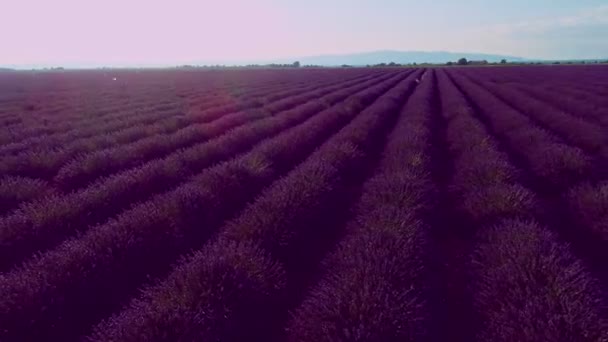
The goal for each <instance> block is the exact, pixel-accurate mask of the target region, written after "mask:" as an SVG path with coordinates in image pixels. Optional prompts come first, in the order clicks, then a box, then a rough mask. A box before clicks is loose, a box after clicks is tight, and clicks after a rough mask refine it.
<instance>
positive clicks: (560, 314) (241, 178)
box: [0, 66, 608, 342]
mask: <svg viewBox="0 0 608 342" xmlns="http://www.w3.org/2000/svg"><path fill="white" fill-rule="evenodd" d="M0 125H1V127H2V129H1V131H0V341H79V340H84V341H96V342H97V341H99V342H101V341H108V342H109V341H301V342H321V341H488V342H490V341H492V342H496V341H505V342H506V341H530V342H532V341H534V342H536V341H608V315H607V314H608V306H607V305H606V304H607V300H608V297H607V293H608V292H607V289H608V266H606V265H607V263H606V260H608V67H605V66H535V67H531V66H530V67H528V66H522V67H483V68H475V67H462V68H457V67H454V68H437V69H421V68H418V69H406V68H344V69H296V68H293V69H285V70H272V69H268V70H265V69H259V70H247V69H244V70H206V71H205V70H196V69H193V70H148V71H134V70H133V71H129V70H99V71H64V72H38V73H36V72H23V73H22V72H6V73H0Z"/></svg>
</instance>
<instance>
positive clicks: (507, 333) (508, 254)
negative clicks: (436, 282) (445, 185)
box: [440, 77, 608, 341]
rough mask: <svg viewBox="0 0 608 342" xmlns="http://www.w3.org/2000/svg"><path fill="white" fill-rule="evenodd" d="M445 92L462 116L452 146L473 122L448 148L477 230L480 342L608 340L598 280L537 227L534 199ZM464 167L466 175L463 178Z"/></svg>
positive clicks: (454, 96) (448, 105)
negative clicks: (453, 157)
mask: <svg viewBox="0 0 608 342" xmlns="http://www.w3.org/2000/svg"><path fill="white" fill-rule="evenodd" d="M450 88H451V89H452V90H451V93H450V92H449V89H450ZM440 93H441V94H442V95H443V96H442V104H443V107H444V110H445V111H446V112H447V113H449V112H450V111H453V110H454V108H458V109H459V110H456V111H454V112H452V113H451V114H452V119H448V120H450V121H449V122H448V128H447V130H448V141H450V137H449V135H450V133H449V131H450V129H451V128H450V126H451V125H452V123H453V122H455V121H456V120H457V119H456V117H458V116H464V117H465V118H466V119H464V120H466V121H469V124H468V125H459V124H458V123H457V122H458V121H456V127H455V129H456V131H460V134H461V135H460V138H455V137H457V136H456V135H454V136H453V138H455V139H454V142H453V143H451V144H450V147H451V149H452V151H453V155H454V156H455V175H454V179H453V184H454V185H455V188H454V189H456V190H457V191H458V189H461V188H462V189H463V190H464V191H462V190H461V191H458V192H460V193H462V195H460V196H458V197H457V201H459V202H461V203H463V205H462V206H463V207H464V208H465V210H464V211H463V212H464V213H466V217H467V218H468V219H469V221H470V224H472V225H474V226H475V227H476V228H478V232H477V234H476V236H477V237H476V239H475V242H476V246H475V250H474V252H473V255H472V259H471V267H470V269H471V279H472V280H471V281H472V283H471V293H472V297H473V307H474V310H475V314H476V317H472V318H471V319H473V320H474V321H475V322H476V323H475V327H476V337H477V340H479V341H539V340H545V339H547V340H559V339H560V338H562V339H566V340H569V341H579V340H598V339H599V340H601V337H602V336H604V337H605V336H608V335H606V333H605V331H606V330H605V327H606V323H605V322H603V321H601V319H600V310H599V309H598V306H597V304H598V303H599V301H600V298H601V295H600V292H599V288H598V286H597V282H596V280H595V279H594V278H593V277H592V276H591V275H590V274H589V273H588V272H587V271H586V269H585V268H584V267H583V265H582V263H581V261H580V260H578V259H577V258H576V257H575V256H574V255H573V254H572V252H571V251H570V250H569V247H568V246H567V245H564V244H563V243H562V242H561V241H559V239H558V238H557V237H556V236H555V235H554V234H552V233H551V232H550V231H549V230H548V229H547V228H545V227H542V226H540V225H538V224H536V223H535V222H534V221H533V218H534V217H535V216H536V214H537V213H536V206H537V204H536V203H537V199H536V197H535V195H534V194H533V193H531V192H530V191H529V190H527V189H526V188H524V187H522V186H521V185H519V184H518V183H517V177H516V170H515V169H514V168H513V167H511V166H510V165H509V163H508V160H506V156H505V155H502V157H500V153H499V152H498V151H497V144H496V143H495V142H493V141H492V139H491V138H490V137H489V136H488V134H487V133H486V132H484V131H483V127H482V125H481V124H480V123H479V122H477V121H476V120H475V119H474V118H473V111H472V109H471V108H467V105H466V103H465V101H464V99H463V98H462V97H461V96H459V95H460V94H458V92H457V91H456V90H455V87H454V86H453V85H452V84H450V83H449V80H448V79H447V78H445V77H442V81H441V83H440ZM459 102H460V103H459ZM449 116H450V114H448V117H449ZM461 120H463V119H461ZM465 129H466V132H467V134H466V135H465V134H462V132H464V131H465ZM471 137H473V138H471ZM477 146H480V147H481V149H480V148H478V147H477ZM492 155H494V156H495V157H491V156H492ZM461 158H462V159H463V160H465V162H464V163H460V162H459V160H460V159H461ZM477 159H479V160H480V161H478V162H474V163H470V161H471V160H477ZM501 159H502V160H501ZM459 168H464V169H465V170H466V171H465V175H466V176H465V177H462V178H460V179H459V177H458V175H459V173H461V172H460V171H459ZM467 169H468V170H467ZM475 169H476V170H475ZM480 175H483V176H484V177H479V176H480ZM463 180H465V181H463ZM476 185H477V186H476ZM466 189H469V190H468V191H467V190H466ZM575 289H576V290H575ZM556 292H558V293H562V294H563V295H560V296H556V295H554V293H556ZM532 317H534V318H533V319H532ZM556 319H557V320H559V322H555V320H556ZM560 336H561V337H560Z"/></svg>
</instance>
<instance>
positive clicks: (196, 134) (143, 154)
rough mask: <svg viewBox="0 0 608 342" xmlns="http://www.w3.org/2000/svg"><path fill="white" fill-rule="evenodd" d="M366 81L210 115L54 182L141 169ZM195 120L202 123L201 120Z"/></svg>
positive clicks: (106, 154)
mask: <svg viewBox="0 0 608 342" xmlns="http://www.w3.org/2000/svg"><path fill="white" fill-rule="evenodd" d="M365 81H366V79H361V80H359V79H358V80H354V81H348V82H342V83H339V84H337V85H330V86H326V87H319V86H318V85H317V87H316V88H315V90H313V91H311V92H306V93H304V94H301V95H297V96H292V97H289V98H287V99H284V100H281V101H278V102H274V103H270V104H268V105H266V106H264V107H262V108H259V109H256V107H255V106H254V107H251V108H248V109H246V110H243V111H240V112H236V113H232V114H224V115H222V116H219V118H217V119H215V120H213V119H214V116H212V115H208V116H207V117H205V119H204V120H205V121H207V120H213V121H211V122H210V123H203V124H196V123H192V124H189V125H187V126H185V127H184V128H182V129H179V130H177V131H174V132H172V133H166V134H157V135H154V136H150V137H148V138H145V139H141V140H138V141H137V142H135V143H132V144H125V145H120V146H117V147H115V148H110V149H104V150H101V151H96V152H92V153H89V154H86V155H83V156H82V157H79V158H77V159H74V160H72V161H70V162H68V163H67V164H65V165H64V166H63V167H62V168H61V169H60V170H59V171H58V172H57V175H56V176H55V177H54V182H55V184H57V186H58V187H59V188H61V189H63V190H73V189H77V188H80V187H82V186H84V185H87V184H88V183H90V182H91V181H93V180H95V179H97V178H98V177H102V176H107V175H109V174H111V173H115V172H117V171H121V170H123V169H126V168H131V167H135V166H138V165H140V164H142V163H144V162H146V161H148V160H151V159H156V158H162V157H164V156H165V155H167V154H169V153H172V152H174V151H175V150H178V149H181V148H187V147H190V146H192V145H194V144H198V143H201V142H204V141H205V140H208V139H210V138H213V137H215V136H218V135H221V134H223V133H224V132H226V131H228V130H230V129H233V128H236V127H239V126H241V125H244V124H246V123H249V122H253V121H255V120H259V119H263V118H266V117H269V116H272V115H274V114H276V113H278V112H281V111H284V110H288V109H290V108H293V107H297V106H298V105H301V104H302V103H305V102H307V101H310V100H314V99H318V98H320V97H323V96H325V95H327V94H329V93H331V92H333V91H336V90H340V89H342V88H345V87H349V86H352V85H357V84H360V83H363V82H365ZM194 120H197V121H203V120H201V119H199V118H197V119H194ZM194 120H193V121H194Z"/></svg>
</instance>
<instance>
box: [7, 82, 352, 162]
mask: <svg viewBox="0 0 608 342" xmlns="http://www.w3.org/2000/svg"><path fill="white" fill-rule="evenodd" d="M355 79H356V78H355ZM315 80H316V78H314V77H310V79H309V80H308V82H317V81H315ZM318 82H320V84H321V85H323V84H325V85H330V84H333V83H339V82H340V81H336V80H319V81H318ZM315 86H316V87H318V86H319V85H315ZM315 86H310V83H307V82H298V83H297V84H294V85H293V86H291V87H289V88H293V90H287V91H285V90H283V91H277V90H280V89H281V90H282V89H284V88H285V85H278V86H275V87H268V86H266V87H257V86H256V87H255V89H247V90H246V91H244V92H237V94H235V95H236V98H237V99H238V100H239V101H238V103H234V102H232V101H234V99H235V95H232V94H230V95H229V96H217V95H216V94H213V95H210V96H207V97H208V98H210V99H209V100H208V101H205V102H204V103H202V104H201V105H199V106H201V107H202V108H200V109H199V108H196V107H195V106H193V105H192V104H188V105H187V107H188V108H189V109H187V110H185V111H186V113H184V115H181V111H179V110H178V109H177V108H169V109H168V110H163V111H161V113H156V112H155V111H154V110H153V109H152V110H143V109H142V108H139V107H137V108H133V110H136V111H137V112H139V113H142V114H141V115H140V114H133V112H132V111H129V110H122V111H121V112H120V113H116V114H114V115H113V116H115V117H116V120H114V121H110V122H107V121H106V118H105V117H104V118H103V119H101V120H104V122H99V123H97V122H96V121H99V120H98V119H96V118H94V119H89V120H88V121H87V122H86V123H87V126H86V127H79V128H78V129H75V130H71V131H68V132H63V133H58V134H52V135H46V136H42V137H35V138H31V139H27V140H26V141H22V142H20V143H15V144H11V145H5V146H2V147H0V153H11V154H15V153H18V152H21V151H25V150H28V149H32V148H35V147H36V144H38V145H42V144H43V145H44V148H45V149H49V148H50V147H53V146H62V149H68V150H72V149H73V150H74V151H76V152H80V151H82V152H86V151H87V149H86V148H87V147H89V148H91V146H90V145H94V147H95V148H103V147H109V146H112V145H113V144H117V143H121V142H123V143H124V142H130V141H135V140H137V139H139V138H143V137H145V136H147V135H149V134H154V133H155V132H158V133H161V132H172V131H175V130H176V129H178V128H181V127H184V125H186V124H188V123H189V122H190V121H189V120H195V119H199V118H200V120H201V121H202V120H203V119H204V118H205V117H206V116H209V115H213V116H218V115H221V114H222V113H228V112H230V111H237V110H241V109H243V108H245V109H246V108H248V106H254V107H259V106H261V105H262V103H261V102H260V100H259V99H256V97H260V96H264V98H265V99H266V100H267V101H273V100H277V99H280V98H282V97H288V96H290V95H294V94H297V93H298V92H299V91H303V90H306V89H313V88H314V87H315ZM298 89H299V90H298ZM197 100H198V101H201V100H200V99H197ZM180 103H181V101H180ZM213 107H217V108H213ZM201 110H202V112H201ZM162 113H164V114H163V115H161V114H162ZM168 114H171V115H168ZM159 120H160V121H159ZM193 122H197V121H193ZM142 125H144V126H143V127H142ZM134 126H135V127H134ZM148 126H149V127H148ZM144 127H145V129H144ZM49 140H50V141H49ZM87 141H90V142H87ZM67 142H69V145H68V146H65V145H64V144H65V143H67Z"/></svg>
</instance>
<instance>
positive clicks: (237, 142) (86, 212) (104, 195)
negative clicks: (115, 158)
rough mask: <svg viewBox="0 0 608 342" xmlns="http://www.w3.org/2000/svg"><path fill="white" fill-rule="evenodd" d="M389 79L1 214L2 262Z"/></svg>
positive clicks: (49, 243)
mask: <svg viewBox="0 0 608 342" xmlns="http://www.w3.org/2000/svg"><path fill="white" fill-rule="evenodd" d="M384 79H385V77H384V76H383V77H380V79H378V80H370V81H369V82H364V83H361V84H358V85H355V86H352V87H349V88H344V89H341V90H339V91H336V92H335V93H332V94H329V95H328V96H326V97H324V98H321V99H320V100H315V101H312V102H309V103H307V104H305V105H303V106H300V107H298V108H295V109H292V110H290V111H287V112H284V113H282V114H281V115H277V116H273V117H270V118H267V119H263V120H258V121H255V122H252V123H251V124H249V125H244V126H242V127H239V128H236V129H234V130H232V131H230V132H228V133H227V134H224V135H222V136H220V137H218V138H216V139H212V140H210V141H208V142H206V143H202V144H198V145H195V146H193V147H191V148H189V149H186V150H181V151H178V152H176V153H174V154H172V155H169V156H167V157H166V158H164V159H158V160H153V161H150V162H148V163H146V164H144V165H142V166H141V167H139V168H136V169H133V170H127V171H125V172H123V173H119V174H116V175H113V176H111V177H108V178H106V179H101V180H99V181H98V182H96V183H95V184H93V185H91V186H90V187H88V188H85V189H83V190H80V191H76V192H73V193H70V194H67V195H64V196H61V195H59V196H52V197H49V198H45V199H42V200H40V201H37V202H33V203H31V204H26V205H23V206H22V207H21V208H20V209H19V210H18V211H16V212H15V213H14V214H12V215H10V216H7V217H4V218H2V219H0V241H1V242H0V246H1V247H0V255H1V256H2V257H1V258H0V261H1V262H2V263H1V264H0V265H1V266H2V268H3V269H4V268H6V267H9V266H11V265H12V264H14V263H15V262H18V261H19V260H21V259H22V258H24V257H27V256H28V255H30V254H31V253H32V252H34V251H36V250H40V249H46V248H48V247H50V246H53V245H55V244H56V243H59V242H60V241H61V240H62V239H63V238H65V237H66V236H69V235H71V234H73V233H74V232H76V231H78V230H83V229H85V228H86V227H88V226H89V225H91V224H95V223H98V222H101V221H102V220H104V219H107V218H108V217H111V216H113V215H115V214H117V213H118V212H120V210H122V209H123V208H125V207H127V206H128V205H129V204H132V203H135V202H137V201H141V200H145V199H147V198H148V197H150V196H152V195H153V194H155V193H159V192H162V191H167V190H170V189H171V188H173V187H175V186H177V185H178V184H180V183H181V182H183V181H184V179H187V178H188V177H189V176H191V175H193V174H196V173H198V172H200V171H201V170H202V169H203V168H205V167H207V166H209V165H211V164H212V163H217V162H218V161H222V160H225V159H226V158H230V157H232V156H233V155H234V154H235V153H241V152H243V151H246V150H247V149H249V148H251V146H252V145H254V144H255V143H257V142H259V141H261V140H263V139H265V138H267V137H269V136H272V135H274V134H278V133H279V132H281V131H283V130H285V129H287V128H289V127H292V126H295V125H297V124H299V123H301V122H303V121H305V120H307V119H308V118H310V117H312V116H314V115H315V114H316V113H319V111H322V110H323V109H325V108H326V107H325V106H326V105H327V104H334V103H338V102H339V101H342V100H344V99H346V98H348V97H349V96H351V95H352V94H353V93H357V92H358V93H357V94H356V95H355V97H354V98H351V99H350V100H348V101H350V103H351V104H356V102H357V100H356V99H357V98H359V99H366V98H369V97H370V94H371V95H374V94H376V92H378V91H379V90H381V89H384V88H386V87H387V85H386V82H392V81H391V79H389V80H388V81H385V82H384V83H380V84H379V85H376V86H373V85H374V84H376V83H379V82H383V80H384ZM370 87H371V88H370ZM368 88H369V89H368ZM366 101H367V100H366ZM347 103H349V102H347ZM342 106H346V104H343V105H342ZM338 108H340V107H338ZM335 110H336V109H335V108H333V109H329V111H335ZM323 113H324V112H321V113H319V114H323Z"/></svg>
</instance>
